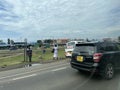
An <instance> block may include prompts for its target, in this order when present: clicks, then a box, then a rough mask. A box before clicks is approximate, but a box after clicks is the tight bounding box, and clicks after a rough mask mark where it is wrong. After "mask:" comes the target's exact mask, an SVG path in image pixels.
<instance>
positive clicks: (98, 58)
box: [70, 42, 120, 79]
mask: <svg viewBox="0 0 120 90" xmlns="http://www.w3.org/2000/svg"><path fill="white" fill-rule="evenodd" d="M70 63H71V66H72V68H75V69H77V70H79V71H89V72H95V73H98V74H99V75H101V76H102V77H104V78H105V79H112V78H113V76H114V71H115V69H119V68H120V48H119V44H118V43H115V42H88V43H81V44H76V47H75V49H74V51H73V53H72V58H71V62H70Z"/></svg>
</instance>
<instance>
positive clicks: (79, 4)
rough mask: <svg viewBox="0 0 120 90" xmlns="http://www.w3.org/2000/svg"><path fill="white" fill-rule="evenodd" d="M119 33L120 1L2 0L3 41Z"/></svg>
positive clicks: (0, 32)
mask: <svg viewBox="0 0 120 90" xmlns="http://www.w3.org/2000/svg"><path fill="white" fill-rule="evenodd" d="M118 36H120V0H0V40H1V39H2V40H7V39H8V38H10V39H13V40H16V41H19V40H21V41H24V39H25V38H27V39H28V40H29V41H36V40H39V39H48V38H51V39H58V38H82V39H85V38H90V39H101V38H107V37H110V38H116V37H118Z"/></svg>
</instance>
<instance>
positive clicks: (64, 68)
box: [52, 67, 67, 72]
mask: <svg viewBox="0 0 120 90" xmlns="http://www.w3.org/2000/svg"><path fill="white" fill-rule="evenodd" d="M66 68H67V67H62V68H58V69H54V70H52V71H54V72H55V71H59V70H63V69H66Z"/></svg>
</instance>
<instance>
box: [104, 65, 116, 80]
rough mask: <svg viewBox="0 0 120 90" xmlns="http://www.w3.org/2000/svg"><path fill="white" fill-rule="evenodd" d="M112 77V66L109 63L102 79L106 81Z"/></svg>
mask: <svg viewBox="0 0 120 90" xmlns="http://www.w3.org/2000/svg"><path fill="white" fill-rule="evenodd" d="M113 76H114V66H113V65H112V64H111V63H109V64H107V65H106V66H105V69H104V74H103V77H104V78H105V79H107V80H109V79H112V78H113Z"/></svg>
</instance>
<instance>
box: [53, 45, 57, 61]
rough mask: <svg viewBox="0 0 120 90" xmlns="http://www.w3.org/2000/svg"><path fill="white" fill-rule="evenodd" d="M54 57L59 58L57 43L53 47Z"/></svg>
mask: <svg viewBox="0 0 120 90" xmlns="http://www.w3.org/2000/svg"><path fill="white" fill-rule="evenodd" d="M53 59H54V60H55V59H58V46H57V44H55V45H54V47H53Z"/></svg>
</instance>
